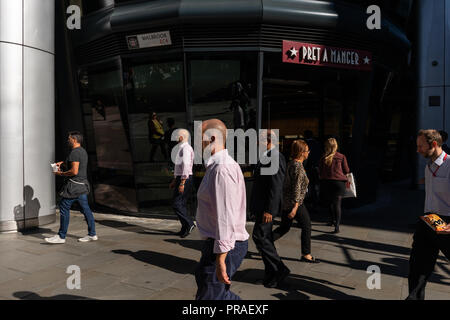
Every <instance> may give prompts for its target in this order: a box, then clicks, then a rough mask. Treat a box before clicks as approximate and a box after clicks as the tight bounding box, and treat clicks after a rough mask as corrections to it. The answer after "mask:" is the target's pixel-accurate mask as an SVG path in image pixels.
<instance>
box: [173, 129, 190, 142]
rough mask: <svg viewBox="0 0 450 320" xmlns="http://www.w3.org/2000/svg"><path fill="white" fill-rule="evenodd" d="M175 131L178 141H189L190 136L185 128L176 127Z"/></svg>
mask: <svg viewBox="0 0 450 320" xmlns="http://www.w3.org/2000/svg"><path fill="white" fill-rule="evenodd" d="M176 132H177V135H178V141H179V142H189V137H190V134H189V131H187V130H186V129H177V130H176ZM180 138H181V139H180Z"/></svg>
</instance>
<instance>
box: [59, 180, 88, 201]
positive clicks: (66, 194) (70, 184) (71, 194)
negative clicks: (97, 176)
mask: <svg viewBox="0 0 450 320" xmlns="http://www.w3.org/2000/svg"><path fill="white" fill-rule="evenodd" d="M89 192H90V186H89V182H87V181H86V182H79V181H75V180H72V179H69V180H67V182H66V183H65V184H64V185H63V187H62V189H61V191H60V192H59V195H60V196H61V197H63V198H68V199H75V198H78V197H79V196H81V195H83V194H89Z"/></svg>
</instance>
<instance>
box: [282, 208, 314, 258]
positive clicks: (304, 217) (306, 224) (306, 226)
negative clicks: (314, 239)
mask: <svg viewBox="0 0 450 320" xmlns="http://www.w3.org/2000/svg"><path fill="white" fill-rule="evenodd" d="M289 213H290V211H283V213H282V216H281V224H280V226H279V227H278V228H276V229H275V230H274V231H273V240H274V241H277V240H278V239H280V238H281V237H282V236H284V235H285V234H286V233H288V231H289V230H290V229H291V227H292V223H293V222H294V219H295V220H297V221H298V223H299V225H300V228H302V235H301V240H302V255H304V256H306V255H308V254H310V253H311V219H310V218H309V212H308V209H306V206H305V205H304V204H302V205H301V206H299V207H298V209H297V213H296V215H295V217H294V219H289V218H288V214H289Z"/></svg>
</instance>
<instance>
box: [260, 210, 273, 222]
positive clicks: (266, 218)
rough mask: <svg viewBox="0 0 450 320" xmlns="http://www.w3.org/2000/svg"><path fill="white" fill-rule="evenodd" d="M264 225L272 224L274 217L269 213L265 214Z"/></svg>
mask: <svg viewBox="0 0 450 320" xmlns="http://www.w3.org/2000/svg"><path fill="white" fill-rule="evenodd" d="M262 222H263V223H269V222H272V215H271V214H270V213H268V212H264V214H263V221H262Z"/></svg>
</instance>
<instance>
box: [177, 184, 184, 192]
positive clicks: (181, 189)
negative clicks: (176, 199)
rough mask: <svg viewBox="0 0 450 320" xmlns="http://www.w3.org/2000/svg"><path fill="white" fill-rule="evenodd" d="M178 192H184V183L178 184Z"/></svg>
mask: <svg viewBox="0 0 450 320" xmlns="http://www.w3.org/2000/svg"><path fill="white" fill-rule="evenodd" d="M178 192H179V193H183V192H184V184H180V186H179V187H178Z"/></svg>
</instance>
